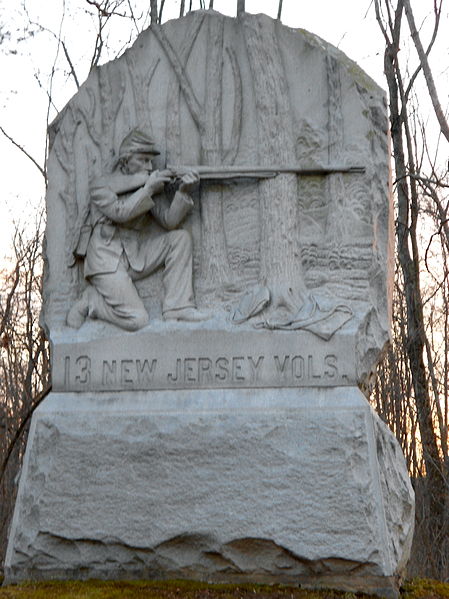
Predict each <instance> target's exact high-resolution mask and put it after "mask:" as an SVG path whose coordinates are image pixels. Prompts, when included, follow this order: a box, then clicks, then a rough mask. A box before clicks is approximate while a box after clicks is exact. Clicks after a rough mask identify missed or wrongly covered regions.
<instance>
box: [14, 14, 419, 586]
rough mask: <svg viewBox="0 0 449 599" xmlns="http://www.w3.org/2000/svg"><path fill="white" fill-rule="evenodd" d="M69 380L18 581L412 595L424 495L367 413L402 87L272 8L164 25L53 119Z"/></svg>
mask: <svg viewBox="0 0 449 599" xmlns="http://www.w3.org/2000/svg"><path fill="white" fill-rule="evenodd" d="M49 134H50V154H49V186H48V194H47V206H48V221H47V231H46V246H45V247H46V276H45V289H44V293H45V301H44V307H43V313H42V321H43V324H44V326H45V327H46V330H47V332H48V335H49V338H50V340H51V344H52V379H53V391H52V393H51V395H50V396H49V397H48V398H47V399H46V400H45V401H44V402H43V404H42V405H41V406H40V407H39V408H38V410H37V411H36V413H35V414H34V417H33V421H32V425H31V430H30V435H29V441H28V447H27V452H26V456H25V460H24V465H23V470H22V474H21V479H20V484H19V491H18V499H17V504H16V509H15V514H14V518H13V523H12V527H11V533H10V540H9V546H8V552H7V559H6V568H5V570H6V579H7V580H8V581H18V580H23V579H29V578H33V579H49V578H88V577H100V578H118V577H123V578H147V577H152V578H166V577H183V578H197V579H203V580H208V581H236V582H242V581H251V582H273V583H278V582H283V583H292V584H301V585H304V586H311V587H326V586H327V587H333V588H338V589H346V590H351V591H368V592H373V593H377V594H378V595H380V596H386V597H396V596H397V593H398V585H399V580H400V577H401V575H402V572H403V570H404V567H405V564H406V561H407V558H408V554H409V550H410V544H411V537H412V534H413V521H414V500H413V491H412V488H411V485H410V481H409V479H408V475H407V469H406V466H405V462H404V459H403V456H402V454H401V451H400V448H399V445H398V443H397V442H396V440H395V438H394V437H393V435H392V434H391V432H390V431H389V430H388V429H387V427H386V426H385V425H384V424H383V423H382V422H381V421H380V419H379V418H378V417H377V415H376V414H375V413H374V412H373V410H372V409H371V408H370V406H369V404H368V402H367V399H366V396H367V395H368V393H369V389H370V385H371V383H372V379H373V373H374V371H375V368H376V365H377V363H378V362H379V360H380V359H381V357H382V353H383V351H384V349H385V347H386V344H387V343H388V339H389V329H390V319H391V286H392V264H393V256H392V247H391V244H392V209H391V193H390V187H389V152H388V126H387V116H386V99H385V95H384V92H383V91H382V90H381V89H380V88H379V87H378V86H377V85H376V84H375V83H374V82H373V81H372V80H371V79H370V78H369V77H368V76H367V75H366V74H365V73H364V72H362V71H361V70H360V69H359V67H358V66H357V65H356V64H355V63H354V62H352V61H351V60H350V59H348V58H347V57H346V56H345V55H344V54H343V53H341V52H340V51H339V50H337V49H336V48H334V47H333V46H331V45H329V44H327V43H326V42H325V41H323V40H321V39H319V38H318V37H316V36H314V35H313V34H311V33H308V32H306V31H303V30H293V29H290V28H288V27H285V26H283V25H282V24H281V23H280V22H278V21H274V20H272V19H270V18H269V17H267V16H264V15H250V14H242V15H240V16H239V18H237V19H234V18H228V17H224V16H223V15H221V14H219V13H217V12H215V11H213V10H208V11H197V12H192V13H190V14H189V15H188V16H186V17H184V18H182V19H178V20H174V21H169V22H167V23H165V24H164V25H162V26H160V25H153V26H152V27H150V28H149V29H148V30H147V31H145V32H143V33H142V34H141V35H140V36H139V38H138V39H137V41H136V42H135V44H134V45H133V47H132V48H130V49H129V50H127V51H126V52H125V53H124V54H123V56H121V57H120V58H119V59H117V60H115V61H113V62H111V63H108V64H105V65H103V66H101V67H98V68H96V69H95V70H94V71H93V72H92V73H91V75H90V76H89V78H88V80H87V81H86V82H85V83H84V85H83V86H82V87H81V88H80V90H79V92H78V93H77V94H76V95H75V96H74V97H73V98H72V100H71V101H70V102H69V103H68V104H67V106H66V107H65V109H64V110H63V111H62V112H61V113H60V114H59V116H58V118H57V119H56V120H55V121H54V123H53V124H52V126H51V127H50V132H49Z"/></svg>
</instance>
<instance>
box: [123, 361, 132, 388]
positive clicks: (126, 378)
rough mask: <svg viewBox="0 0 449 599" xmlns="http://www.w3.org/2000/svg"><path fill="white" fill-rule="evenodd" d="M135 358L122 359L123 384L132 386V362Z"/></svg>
mask: <svg viewBox="0 0 449 599" xmlns="http://www.w3.org/2000/svg"><path fill="white" fill-rule="evenodd" d="M132 363H133V360H122V362H121V368H120V382H121V383H122V385H124V386H127V387H130V386H131V385H132V384H133V383H134V380H133V378H132V377H131V376H130V375H131V364H132Z"/></svg>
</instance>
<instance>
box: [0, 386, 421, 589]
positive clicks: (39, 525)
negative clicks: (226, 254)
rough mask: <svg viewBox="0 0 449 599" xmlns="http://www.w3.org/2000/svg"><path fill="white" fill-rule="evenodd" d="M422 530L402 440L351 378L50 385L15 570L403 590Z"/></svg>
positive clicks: (26, 488)
mask: <svg viewBox="0 0 449 599" xmlns="http://www.w3.org/2000/svg"><path fill="white" fill-rule="evenodd" d="M412 531H413V491H412V489H411V486H410V483H409V481H408V478H407V472H406V468H405V464H404V460H403V458H402V456H401V455H400V451H399V449H398V446H397V442H396V441H395V439H394V438H393V436H392V435H391V433H390V432H389V431H388V430H387V429H386V427H385V426H384V425H383V424H382V423H381V422H380V421H379V419H378V417H377V416H376V415H375V414H374V412H373V411H372V410H371V408H369V406H368V404H367V402H366V400H365V399H364V398H363V396H362V394H361V393H360V391H358V390H356V389H354V388H351V387H344V388H342V387H337V388H334V389H332V390H329V389H323V388H322V389H318V388H314V389H313V388H312V389H300V390H293V389H292V390H276V389H272V390H258V391H257V393H254V392H253V391H250V390H223V391H218V390H213V391H207V390H198V391H176V392H172V391H159V392H153V393H151V395H150V394H148V393H145V392H133V394H132V396H130V395H126V394H125V393H123V392H121V393H108V394H102V395H96V396H88V395H87V394H86V395H84V396H82V395H81V396H80V395H77V394H71V393H64V394H52V396H51V397H49V398H48V399H47V400H46V401H45V402H44V403H43V404H42V406H40V407H39V408H38V410H37V412H36V414H35V418H34V420H33V425H32V430H31V432H30V441H29V445H28V449H27V455H26V459H25V464H24V469H23V473H22V479H21V482H20V489H19V497H18V503H17V507H16V512H15V516H14V521H13V526H12V530H11V542H10V546H9V550H8V555H7V560H6V578H7V580H8V581H9V582H12V581H18V580H24V579H28V578H34V579H40V578H44V579H45V578H53V577H56V578H58V577H62V578H66V577H75V578H80V577H81V578H88V577H100V578H114V577H122V578H129V577H132V578H140V577H162V578H165V577H179V576H180V577H192V578H200V579H205V580H211V581H244V580H247V581H259V582H288V583H293V584H297V583H301V584H304V585H311V586H333V587H336V588H342V589H348V590H365V591H373V592H377V593H379V594H381V595H382V594H384V595H385V596H394V588H395V585H396V582H395V581H396V578H395V577H396V576H397V575H398V571H399V570H400V569H401V568H402V567H403V556H404V554H405V553H406V550H407V548H408V545H409V543H410V539H411V535H412Z"/></svg>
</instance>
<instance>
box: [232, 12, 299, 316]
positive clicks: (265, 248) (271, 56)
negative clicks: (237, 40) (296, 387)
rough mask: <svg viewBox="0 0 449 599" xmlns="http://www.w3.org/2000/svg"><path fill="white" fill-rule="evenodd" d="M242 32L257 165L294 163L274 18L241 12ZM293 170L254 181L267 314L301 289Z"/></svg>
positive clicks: (284, 308) (291, 308) (293, 305)
mask: <svg viewBox="0 0 449 599" xmlns="http://www.w3.org/2000/svg"><path fill="white" fill-rule="evenodd" d="M243 24H244V25H243V27H244V36H245V40H246V44H247V51H248V58H249V63H250V68H251V74H252V79H253V85H254V97H255V105H256V106H255V107H256V111H255V112H256V115H257V128H258V149H259V162H260V164H270V163H273V161H276V162H277V163H281V164H282V163H284V164H288V163H291V162H295V159H296V155H295V147H294V141H293V137H292V129H293V125H292V122H291V113H290V110H291V109H290V102H289V93H288V86H287V81H286V78H285V72H284V67H283V63H282V57H281V54H280V49H279V45H278V40H277V35H276V26H275V23H274V22H273V21H272V20H271V19H268V18H264V17H260V16H259V17H253V16H250V15H245V16H244V18H243ZM297 185H298V184H297V178H296V176H295V175H279V176H278V177H275V178H274V179H268V180H265V181H261V182H260V183H259V195H260V206H261V247H260V252H261V269H260V279H261V281H262V282H263V283H266V284H267V286H268V287H269V289H270V291H271V295H272V302H271V309H270V312H271V313H270V315H271V316H273V315H274V316H275V318H276V317H277V316H279V317H281V318H284V317H285V316H286V313H287V314H292V315H294V314H296V313H297V312H298V309H299V308H300V307H301V305H302V302H303V299H304V296H305V293H306V288H305V284H304V277H303V273H302V267H301V255H300V246H299V213H298V200H297V198H298V188H297Z"/></svg>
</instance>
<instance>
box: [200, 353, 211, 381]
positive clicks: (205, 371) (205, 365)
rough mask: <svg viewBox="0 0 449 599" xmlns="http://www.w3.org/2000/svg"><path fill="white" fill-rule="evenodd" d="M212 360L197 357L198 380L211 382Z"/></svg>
mask: <svg viewBox="0 0 449 599" xmlns="http://www.w3.org/2000/svg"><path fill="white" fill-rule="evenodd" d="M211 368H212V360H211V359H209V358H198V382H199V383H202V382H208V383H210V382H212V374H211Z"/></svg>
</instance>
